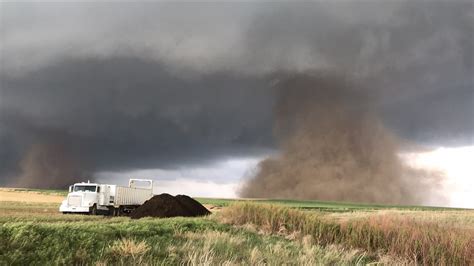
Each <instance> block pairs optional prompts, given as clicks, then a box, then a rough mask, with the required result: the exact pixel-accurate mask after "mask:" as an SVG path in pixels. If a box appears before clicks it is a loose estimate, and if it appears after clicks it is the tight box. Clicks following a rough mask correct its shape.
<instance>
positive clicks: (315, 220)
mask: <svg viewBox="0 0 474 266" xmlns="http://www.w3.org/2000/svg"><path fill="white" fill-rule="evenodd" d="M220 217H221V219H222V220H223V221H224V222H226V223H230V224H233V225H245V224H254V225H256V226H258V228H259V229H260V230H263V231H266V232H270V233H275V234H286V235H289V234H292V233H294V232H298V233H300V234H302V235H311V236H313V237H314V238H315V240H316V241H317V243H318V244H320V245H323V246H326V245H331V244H340V245H343V246H346V247H350V248H362V249H364V250H366V251H368V252H370V253H379V252H383V253H386V254H389V255H393V256H397V257H400V258H402V259H407V260H410V261H412V262H414V263H421V264H448V265H472V264H473V263H474V231H473V230H472V229H471V228H467V229H463V228H449V230H447V229H446V228H445V227H442V226H438V225H437V224H435V223H423V222H419V221H416V220H414V219H408V218H406V217H398V216H390V215H385V216H373V217H368V218H366V219H355V220H349V221H344V222H341V221H337V220H335V219H328V218H327V217H325V216H323V215H321V214H314V213H309V212H303V211H299V210H295V209H290V208H287V207H282V206H277V205H267V204H255V203H237V204H234V205H231V206H230V207H229V208H227V209H225V210H223V211H222V212H221V213H220Z"/></svg>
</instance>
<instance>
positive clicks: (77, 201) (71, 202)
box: [67, 196, 82, 207]
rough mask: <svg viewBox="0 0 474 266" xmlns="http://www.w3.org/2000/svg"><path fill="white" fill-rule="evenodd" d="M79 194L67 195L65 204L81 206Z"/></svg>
mask: <svg viewBox="0 0 474 266" xmlns="http://www.w3.org/2000/svg"><path fill="white" fill-rule="evenodd" d="M81 198H82V197H81V196H69V198H68V201H67V204H68V205H69V206H76V207H79V206H81Z"/></svg>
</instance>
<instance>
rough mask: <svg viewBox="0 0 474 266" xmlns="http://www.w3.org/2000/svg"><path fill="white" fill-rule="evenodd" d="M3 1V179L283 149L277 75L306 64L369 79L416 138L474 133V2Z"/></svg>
mask: <svg viewBox="0 0 474 266" xmlns="http://www.w3.org/2000/svg"><path fill="white" fill-rule="evenodd" d="M0 8H1V11H0V12H1V18H0V19H1V25H0V36H1V40H0V41H1V44H2V45H1V47H0V53H1V56H2V57H1V68H0V81H1V87H0V145H1V150H0V159H2V161H1V169H0V180H1V181H0V182H1V183H3V184H5V183H15V180H16V178H14V177H16V176H18V175H21V173H22V172H28V171H29V170H28V169H29V168H34V169H40V170H35V171H39V172H44V175H50V173H53V174H52V175H62V174H64V173H65V172H62V171H59V170H55V169H53V170H51V169H49V168H47V167H44V165H50V164H55V163H54V162H58V160H59V159H60V158H62V157H63V156H64V157H65V158H70V160H76V161H78V162H79V163H78V166H76V165H74V166H73V164H69V165H70V167H68V169H67V171H66V172H67V175H72V176H74V177H75V176H81V175H90V174H93V173H94V172H95V171H97V170H117V169H133V168H153V167H169V168H172V167H175V166H176V165H187V164H190V163H194V162H203V161H210V160H213V159H215V158H218V157H222V156H234V155H246V154H255V153H261V152H263V151H265V150H266V149H268V148H274V147H275V145H274V144H273V137H272V126H273V125H272V124H273V119H274V117H273V114H272V111H273V110H272V108H273V103H274V102H275V97H276V94H275V92H274V87H273V85H274V84H278V82H279V81H280V80H283V79H285V76H288V75H290V76H291V74H292V73H305V72H324V71H330V72H335V73H338V75H341V76H347V77H349V78H351V79H355V80H357V82H359V83H360V84H362V85H361V86H358V87H361V88H363V89H364V90H366V91H367V92H366V94H367V95H369V96H368V97H370V102H371V104H373V105H374V106H375V110H376V112H377V114H378V116H380V117H381V118H382V119H383V121H384V122H385V123H386V124H387V125H388V127H389V128H392V129H393V130H394V132H397V133H398V134H399V135H401V136H402V137H404V138H407V139H409V140H412V141H416V142H423V143H425V144H426V143H428V144H431V145H443V144H446V143H448V144H452V143H457V144H461V145H466V144H472V136H473V121H472V115H473V114H472V113H473V107H472V106H473V105H472V101H473V99H472V91H473V79H472V72H473V63H472V61H473V32H474V30H473V29H472V27H473V26H472V25H474V21H473V20H474V12H473V8H472V3H469V2H449V3H448V2H445V3H442V2H437V3H435V2H416V3H408V2H401V1H392V2H390V3H378V4H375V3H358V2H356V1H354V2H346V3H340V2H338V3H329V2H318V3H295V4H290V3H274V4H271V3H258V2H256V3H221V4H209V3H208V4H198V3H195V4H190V3H179V4H169V3H151V2H148V3H126V2H120V3H2V6H1V7H0ZM282 73H284V74H283V75H282ZM39 150H42V151H41V152H40V151H39ZM63 153H67V154H64V155H62V154H63ZM43 157H49V158H53V159H52V160H53V161H52V162H51V161H48V160H46V161H41V160H37V159H35V158H43ZM54 158H58V159H54ZM38 161H39V162H38ZM22 162H23V163H22ZM33 162H34V163H33ZM41 169H42V170H41ZM23 176H25V174H23ZM26 176H28V174H26ZM43 178H47V177H43ZM7 179H8V180H7ZM39 180H40V181H38V182H37V183H36V184H35V185H38V184H40V183H41V179H39ZM52 180H54V179H52ZM55 182H56V181H55ZM68 182H69V181H68V180H65V181H64V183H68ZM27 185H28V184H27ZM47 185H50V184H47ZM60 185H62V184H60Z"/></svg>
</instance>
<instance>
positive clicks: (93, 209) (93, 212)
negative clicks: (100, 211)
mask: <svg viewBox="0 0 474 266" xmlns="http://www.w3.org/2000/svg"><path fill="white" fill-rule="evenodd" d="M89 214H90V215H97V205H95V204H94V205H92V207H90V208H89Z"/></svg>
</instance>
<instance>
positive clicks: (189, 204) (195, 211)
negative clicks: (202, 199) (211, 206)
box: [175, 195, 211, 216]
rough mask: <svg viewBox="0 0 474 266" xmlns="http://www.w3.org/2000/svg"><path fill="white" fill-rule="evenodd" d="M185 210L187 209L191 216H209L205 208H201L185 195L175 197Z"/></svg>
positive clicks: (195, 201) (199, 204) (200, 205)
mask: <svg viewBox="0 0 474 266" xmlns="http://www.w3.org/2000/svg"><path fill="white" fill-rule="evenodd" d="M175 198H176V199H177V200H178V201H179V202H180V203H181V204H182V205H183V206H184V207H186V209H188V210H189V211H190V212H191V213H192V216H204V215H209V214H211V212H210V211H208V210H207V209H206V207H204V206H202V204H201V203H199V202H198V201H197V200H195V199H193V198H191V197H189V196H186V195H177V196H176V197H175Z"/></svg>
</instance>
